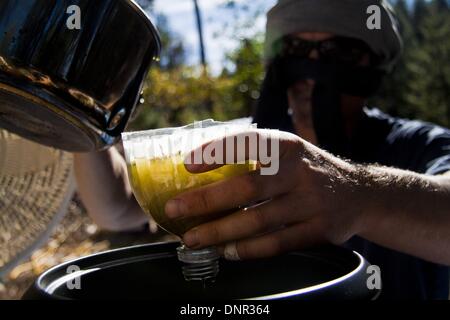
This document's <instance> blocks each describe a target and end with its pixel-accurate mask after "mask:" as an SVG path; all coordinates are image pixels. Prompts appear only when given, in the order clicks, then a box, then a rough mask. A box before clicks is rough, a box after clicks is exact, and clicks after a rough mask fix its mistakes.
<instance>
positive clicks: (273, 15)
mask: <svg viewBox="0 0 450 320" xmlns="http://www.w3.org/2000/svg"><path fill="white" fill-rule="evenodd" d="M371 5H376V6H378V8H380V13H381V29H373V30H371V29H369V28H368V26H367V21H368V19H369V18H370V16H371V13H368V8H369V7H370V6H371ZM314 31H316V32H329V33H333V34H335V35H338V36H344V37H350V38H355V39H359V40H362V41H364V42H365V43H367V45H368V46H369V47H370V48H371V49H372V51H373V52H374V53H375V54H376V55H377V56H378V57H379V58H380V59H381V62H380V65H379V67H380V68H382V69H383V70H385V71H390V70H391V69H392V67H393V66H394V65H395V62H396V61H397V59H398V58H399V56H400V55H401V52H402V40H401V37H400V35H399V31H398V26H397V21H396V18H395V17H394V12H393V10H392V8H391V7H390V5H389V4H388V3H387V2H386V1H385V0H279V1H278V4H277V5H275V6H274V7H273V8H272V9H271V10H270V11H269V13H268V15H267V30H266V42H265V49H264V53H265V59H266V60H272V59H273V58H274V57H275V56H276V55H277V53H278V52H277V42H278V40H280V39H281V38H282V37H284V36H286V35H289V34H292V33H296V32H314Z"/></svg>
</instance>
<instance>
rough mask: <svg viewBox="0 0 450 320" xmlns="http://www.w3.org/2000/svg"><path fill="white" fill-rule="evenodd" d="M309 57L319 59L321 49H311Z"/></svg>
mask: <svg viewBox="0 0 450 320" xmlns="http://www.w3.org/2000/svg"><path fill="white" fill-rule="evenodd" d="M308 58H309V59H311V60H319V51H317V49H313V50H311V52H310V53H309V56H308Z"/></svg>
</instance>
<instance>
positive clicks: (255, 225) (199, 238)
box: [183, 196, 300, 249]
mask: <svg viewBox="0 0 450 320" xmlns="http://www.w3.org/2000/svg"><path fill="white" fill-rule="evenodd" d="M291 204H292V201H288V199H287V196H281V197H279V198H277V199H274V200H271V201H267V202H265V203H262V204H260V205H257V206H254V207H251V208H248V209H244V210H240V211H238V212H235V213H233V214H231V215H227V216H225V217H223V218H221V219H219V220H215V221H211V222H208V223H205V224H203V225H200V226H198V227H196V228H194V229H192V230H190V231H189V232H187V233H186V234H185V235H184V237H183V242H184V243H185V244H186V245H187V246H188V247H190V248H193V249H199V248H203V247H208V246H212V245H218V244H223V243H226V242H230V241H235V240H241V239H245V238H249V237H254V236H256V235H259V234H262V233H265V232H268V231H272V230H274V229H275V228H278V227H280V226H282V225H286V224H290V223H292V222H294V219H295V221H296V222H298V221H299V218H300V217H299V214H298V208H295V207H293V206H292V205H291ZM293 211H295V213H296V214H295V215H294V214H292V212H293Z"/></svg>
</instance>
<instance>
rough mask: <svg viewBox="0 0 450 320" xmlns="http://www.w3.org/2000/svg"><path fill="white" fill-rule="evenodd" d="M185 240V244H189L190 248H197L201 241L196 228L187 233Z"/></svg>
mask: <svg viewBox="0 0 450 320" xmlns="http://www.w3.org/2000/svg"><path fill="white" fill-rule="evenodd" d="M183 242H184V244H185V245H187V246H188V247H189V248H195V247H197V246H198V245H199V244H200V243H199V241H198V234H197V230H196V229H192V230H191V231H189V232H188V233H186V234H185V235H184V237H183Z"/></svg>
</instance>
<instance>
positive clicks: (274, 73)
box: [255, 57, 383, 156]
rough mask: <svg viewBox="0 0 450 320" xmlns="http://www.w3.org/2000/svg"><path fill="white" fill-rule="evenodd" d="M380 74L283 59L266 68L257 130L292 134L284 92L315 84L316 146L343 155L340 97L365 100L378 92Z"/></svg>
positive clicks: (345, 151)
mask: <svg viewBox="0 0 450 320" xmlns="http://www.w3.org/2000/svg"><path fill="white" fill-rule="evenodd" d="M382 76H383V72H382V71H380V70H378V69H375V68H370V67H352V66H346V65H342V64H330V63H323V62H320V61H319V60H310V59H299V58H297V57H283V58H277V59H275V60H274V61H273V62H272V64H271V65H270V66H269V68H268V70H267V74H266V78H265V80H264V83H263V87H262V91H261V98H260V101H259V105H258V109H257V111H256V114H255V122H256V123H258V125H259V126H260V127H267V128H274V129H275V128H276V129H280V130H284V131H290V132H293V131H294V128H293V124H292V119H291V117H290V116H289V114H288V108H289V107H288V100H287V90H288V88H290V87H291V86H292V85H293V84H295V83H296V82H298V81H302V80H307V79H311V80H314V81H315V86H314V91H313V93H312V112H313V123H314V129H315V132H316V135H317V139H318V143H319V146H320V147H321V148H323V149H325V150H328V151H330V152H332V153H334V154H336V155H341V156H347V154H348V151H349V150H348V139H347V136H346V134H345V130H344V121H343V117H342V111H341V96H342V94H347V95H351V96H357V97H364V98H366V97H369V96H370V95H372V94H374V93H375V92H376V90H377V89H378V87H379V85H380V83H381V79H382Z"/></svg>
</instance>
